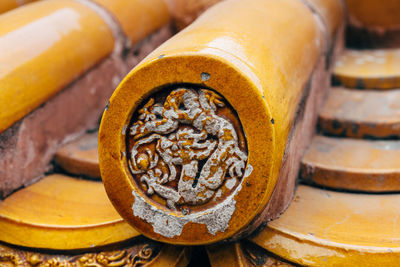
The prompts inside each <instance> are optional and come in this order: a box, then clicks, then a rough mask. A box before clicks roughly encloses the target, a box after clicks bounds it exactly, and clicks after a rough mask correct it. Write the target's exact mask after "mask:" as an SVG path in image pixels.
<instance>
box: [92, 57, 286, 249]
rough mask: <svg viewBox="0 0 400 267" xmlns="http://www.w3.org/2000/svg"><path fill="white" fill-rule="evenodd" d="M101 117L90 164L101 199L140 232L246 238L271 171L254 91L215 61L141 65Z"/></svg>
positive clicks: (201, 240)
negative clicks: (95, 159)
mask: <svg viewBox="0 0 400 267" xmlns="http://www.w3.org/2000/svg"><path fill="white" fill-rule="evenodd" d="M148 62H150V63H142V64H141V65H140V66H139V67H137V68H135V69H134V70H133V71H132V72H131V73H130V74H128V76H127V77H126V78H125V79H124V81H123V82H122V83H121V84H120V86H119V87H118V88H117V90H116V91H115V92H114V94H113V96H112V97H111V99H110V103H109V105H108V108H107V109H106V111H105V112H104V115H103V118H102V122H101V126H100V131H99V161H100V170H101V175H102V179H103V182H104V186H105V189H106V191H107V194H108V196H109V198H110V200H111V202H112V204H113V205H114V207H115V208H116V209H117V211H118V212H119V214H120V215H121V216H122V217H123V218H124V219H125V220H126V221H127V222H128V223H130V224H131V225H132V226H133V227H135V228H136V229H137V230H138V231H139V232H140V233H142V234H144V235H146V236H147V237H150V238H152V239H155V240H159V241H163V242H168V243H173V244H192V245H200V244H209V243H214V242H217V241H220V240H224V239H229V238H231V239H235V238H237V237H239V236H243V235H245V234H248V233H251V231H253V230H254V229H255V228H256V227H257V226H258V225H260V223H261V222H262V220H259V218H260V217H259V216H260V214H261V213H262V212H263V211H264V210H265V207H266V204H267V202H268V200H269V197H270V196H271V194H272V190H273V186H274V182H275V181H274V180H272V179H270V178H269V177H272V176H271V174H273V175H274V177H275V176H276V175H275V173H273V172H276V171H277V170H279V169H278V168H275V167H274V163H275V162H274V161H273V160H272V158H273V155H274V153H275V150H274V149H275V146H274V139H273V137H274V136H273V134H274V132H273V128H272V124H271V123H266V122H270V121H271V119H272V118H271V116H270V114H269V110H268V107H267V106H266V105H265V101H264V99H263V97H262V95H261V94H260V93H259V92H260V90H259V89H258V87H257V85H256V84H255V83H253V82H251V80H249V79H248V78H247V76H245V75H244V74H243V73H241V72H239V71H238V70H236V69H234V68H232V67H231V66H230V65H227V64H226V63H224V62H221V61H220V60H216V59H212V58H210V57H203V56H186V57H181V56H176V57H175V56H164V57H158V56H157V57H155V58H153V59H148Z"/></svg>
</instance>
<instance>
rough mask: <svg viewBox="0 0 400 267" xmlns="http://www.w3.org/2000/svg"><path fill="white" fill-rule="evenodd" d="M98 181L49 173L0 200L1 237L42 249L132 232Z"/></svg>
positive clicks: (97, 242) (98, 242)
mask: <svg viewBox="0 0 400 267" xmlns="http://www.w3.org/2000/svg"><path fill="white" fill-rule="evenodd" d="M137 235H138V233H137V232H136V231H135V230H134V229H133V228H132V227H130V226H129V225H128V224H127V223H125V222H124V221H123V220H122V218H121V217H120V216H119V215H118V213H117V212H116V211H115V209H114V208H113V206H112V205H111V202H110V201H109V200H108V198H107V195H106V193H105V191H104V187H103V184H102V183H100V182H95V181H87V180H79V179H75V178H71V177H67V176H64V175H58V174H55V175H50V176H47V177H45V178H44V179H42V180H41V181H39V182H37V183H35V184H33V185H31V186H28V187H26V188H24V189H21V190H19V191H17V192H15V193H14V194H12V195H11V196H9V197H8V198H6V199H5V200H3V201H2V202H0V240H1V241H3V242H7V243H10V244H13V245H19V246H24V247H34V248H45V249H62V250H69V249H81V248H90V247H97V246H103V245H108V244H113V243H116V242H121V241H125V240H127V239H129V238H132V237H135V236H137Z"/></svg>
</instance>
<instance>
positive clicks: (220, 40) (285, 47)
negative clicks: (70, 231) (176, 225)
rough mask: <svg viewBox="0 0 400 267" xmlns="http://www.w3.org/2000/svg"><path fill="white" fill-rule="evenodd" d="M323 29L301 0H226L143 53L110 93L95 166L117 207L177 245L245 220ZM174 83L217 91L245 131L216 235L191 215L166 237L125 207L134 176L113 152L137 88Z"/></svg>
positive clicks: (278, 156) (142, 91)
mask: <svg viewBox="0 0 400 267" xmlns="http://www.w3.org/2000/svg"><path fill="white" fill-rule="evenodd" d="M298 18H301V20H299V19H298ZM293 25H296V29H297V30H296V31H293ZM321 38H322V33H321V32H320V31H319V27H318V24H317V22H316V20H315V18H314V16H313V14H312V12H311V11H310V10H309V8H308V7H307V6H306V5H304V3H303V2H301V1H291V0H279V1H265V0H248V1H243V0H231V1H226V2H222V3H220V4H218V5H216V6H215V7H213V8H212V9H210V10H209V11H208V12H206V13H205V14H204V15H202V16H201V17H200V18H199V19H198V20H197V21H196V22H195V23H194V24H192V25H191V26H189V27H188V28H186V29H185V30H183V31H182V32H180V33H179V34H177V35H176V36H174V37H173V38H172V39H170V40H169V41H167V42H166V43H164V44H163V45H162V46H160V47H159V48H158V49H156V50H155V51H154V52H153V53H152V54H150V55H149V56H148V57H147V58H146V59H145V60H144V61H143V62H142V63H141V64H140V65H139V66H138V67H136V68H135V69H134V70H133V71H131V73H130V74H128V76H127V77H126V78H125V79H124V80H123V82H122V83H121V84H120V86H119V87H118V88H117V90H116V91H115V92H114V94H113V96H112V98H111V99H110V105H109V106H108V109H107V110H106V111H105V113H104V116H103V119H102V124H101V128H100V134H99V155H100V168H101V174H102V178H103V181H104V183H105V187H106V191H107V193H108V195H109V197H110V199H111V201H112V202H113V204H114V206H115V207H116V209H117V210H118V212H119V213H120V214H121V215H122V216H123V217H124V218H125V219H126V220H127V221H128V222H129V223H131V224H132V225H133V226H134V227H136V228H137V229H139V230H140V231H141V232H142V233H143V234H145V235H146V236H149V237H151V238H154V239H157V240H162V241H165V242H170V243H177V244H205V243H212V242H216V241H219V240H222V239H226V238H228V237H230V236H232V235H234V234H235V233H237V232H239V231H240V230H242V229H243V228H244V227H245V226H246V225H248V224H249V223H250V222H251V221H252V219H253V218H254V217H255V216H256V215H257V214H258V213H260V212H261V211H262V210H263V209H264V208H265V205H266V204H267V202H268V200H269V198H270V196H271V193H272V191H273V189H274V186H275V183H276V180H277V177H278V174H279V168H280V166H281V162H282V156H283V152H284V149H285V146H286V141H287V137H288V134H289V131H290V127H291V124H292V122H293V120H294V116H295V113H296V110H297V105H298V102H299V100H300V97H301V95H302V92H303V90H304V86H305V85H306V83H307V81H308V79H309V77H310V75H311V72H312V70H313V68H314V67H315V63H316V60H317V58H318V56H319V55H320V53H321V50H322V49H321V46H322V45H321V40H322V39H321ZM176 83H191V84H196V85H200V86H202V87H207V88H212V89H214V90H215V91H217V92H218V93H220V94H221V95H222V96H223V97H224V98H225V99H226V100H227V102H229V103H230V105H231V106H232V107H233V109H234V110H235V111H236V112H237V114H238V117H239V119H240V122H241V124H242V126H243V131H244V133H245V134H246V137H247V146H248V151H249V152H248V160H247V168H249V169H251V171H250V173H249V174H248V176H246V177H245V178H244V179H243V182H242V186H241V189H240V191H239V192H238V194H237V195H235V197H234V200H235V203H236V204H235V212H234V213H233V216H232V218H231V219H230V221H229V225H228V228H227V229H226V230H225V231H219V232H216V233H215V235H214V234H210V233H209V232H208V231H207V228H206V227H205V225H204V224H197V223H191V222H189V223H187V224H186V226H185V227H184V228H183V229H184V230H183V232H182V234H181V235H178V236H175V237H174V238H166V237H165V236H163V235H162V234H160V233H156V232H155V231H154V229H153V226H152V225H151V224H150V223H147V222H146V221H145V220H142V219H140V218H139V217H136V216H134V214H133V211H132V204H133V203H134V201H135V199H134V197H133V196H132V190H134V189H135V184H134V183H133V180H132V178H131V176H130V173H129V171H128V169H127V168H128V167H127V160H126V157H125V155H124V153H123V152H121V151H124V149H125V144H124V138H125V137H124V136H123V133H124V129H126V125H127V124H129V121H130V118H131V116H132V113H133V112H134V110H135V109H136V108H137V106H138V105H139V103H140V101H142V100H143V98H144V97H148V96H149V94H150V93H153V92H155V91H156V88H159V87H160V86H163V85H168V84H176ZM121 133H122V134H121ZM249 166H250V167H249ZM139 194H142V195H143V196H145V195H144V194H143V193H139ZM142 195H141V196H142ZM159 208H161V207H159ZM170 215H171V216H177V217H178V218H179V216H182V215H176V212H175V213H171V214H170Z"/></svg>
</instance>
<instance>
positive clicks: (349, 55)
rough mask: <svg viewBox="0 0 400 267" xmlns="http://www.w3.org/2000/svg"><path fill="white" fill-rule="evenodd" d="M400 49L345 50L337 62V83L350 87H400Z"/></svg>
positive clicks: (335, 75)
mask: <svg viewBox="0 0 400 267" xmlns="http://www.w3.org/2000/svg"><path fill="white" fill-rule="evenodd" d="M399 64H400V49H375V50H350V49H348V50H345V51H344V53H343V54H342V55H341V57H340V58H339V59H338V60H337V61H336V63H335V69H334V71H333V79H334V82H335V83H338V84H341V85H343V86H345V87H348V88H360V89H364V88H365V89H392V88H398V87H400V68H399Z"/></svg>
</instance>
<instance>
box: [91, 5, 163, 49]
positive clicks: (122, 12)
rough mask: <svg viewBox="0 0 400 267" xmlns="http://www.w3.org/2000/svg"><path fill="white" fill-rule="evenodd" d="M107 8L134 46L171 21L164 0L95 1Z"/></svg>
mask: <svg viewBox="0 0 400 267" xmlns="http://www.w3.org/2000/svg"><path fill="white" fill-rule="evenodd" d="M93 2H96V3H98V4H100V5H101V6H103V7H105V8H106V9H107V10H108V11H109V12H110V13H111V14H112V15H113V16H114V17H115V19H116V20H117V21H118V22H119V23H120V25H121V27H122V29H123V31H124V33H125V34H126V35H127V36H128V38H129V40H130V41H131V43H132V44H135V43H136V42H137V41H139V40H141V39H143V38H144V37H146V36H147V35H148V34H150V33H151V32H153V31H154V30H156V29H158V28H160V27H161V26H162V25H164V24H166V23H167V22H168V21H169V19H170V14H169V10H168V6H167V5H166V4H165V1H164V0H93Z"/></svg>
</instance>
